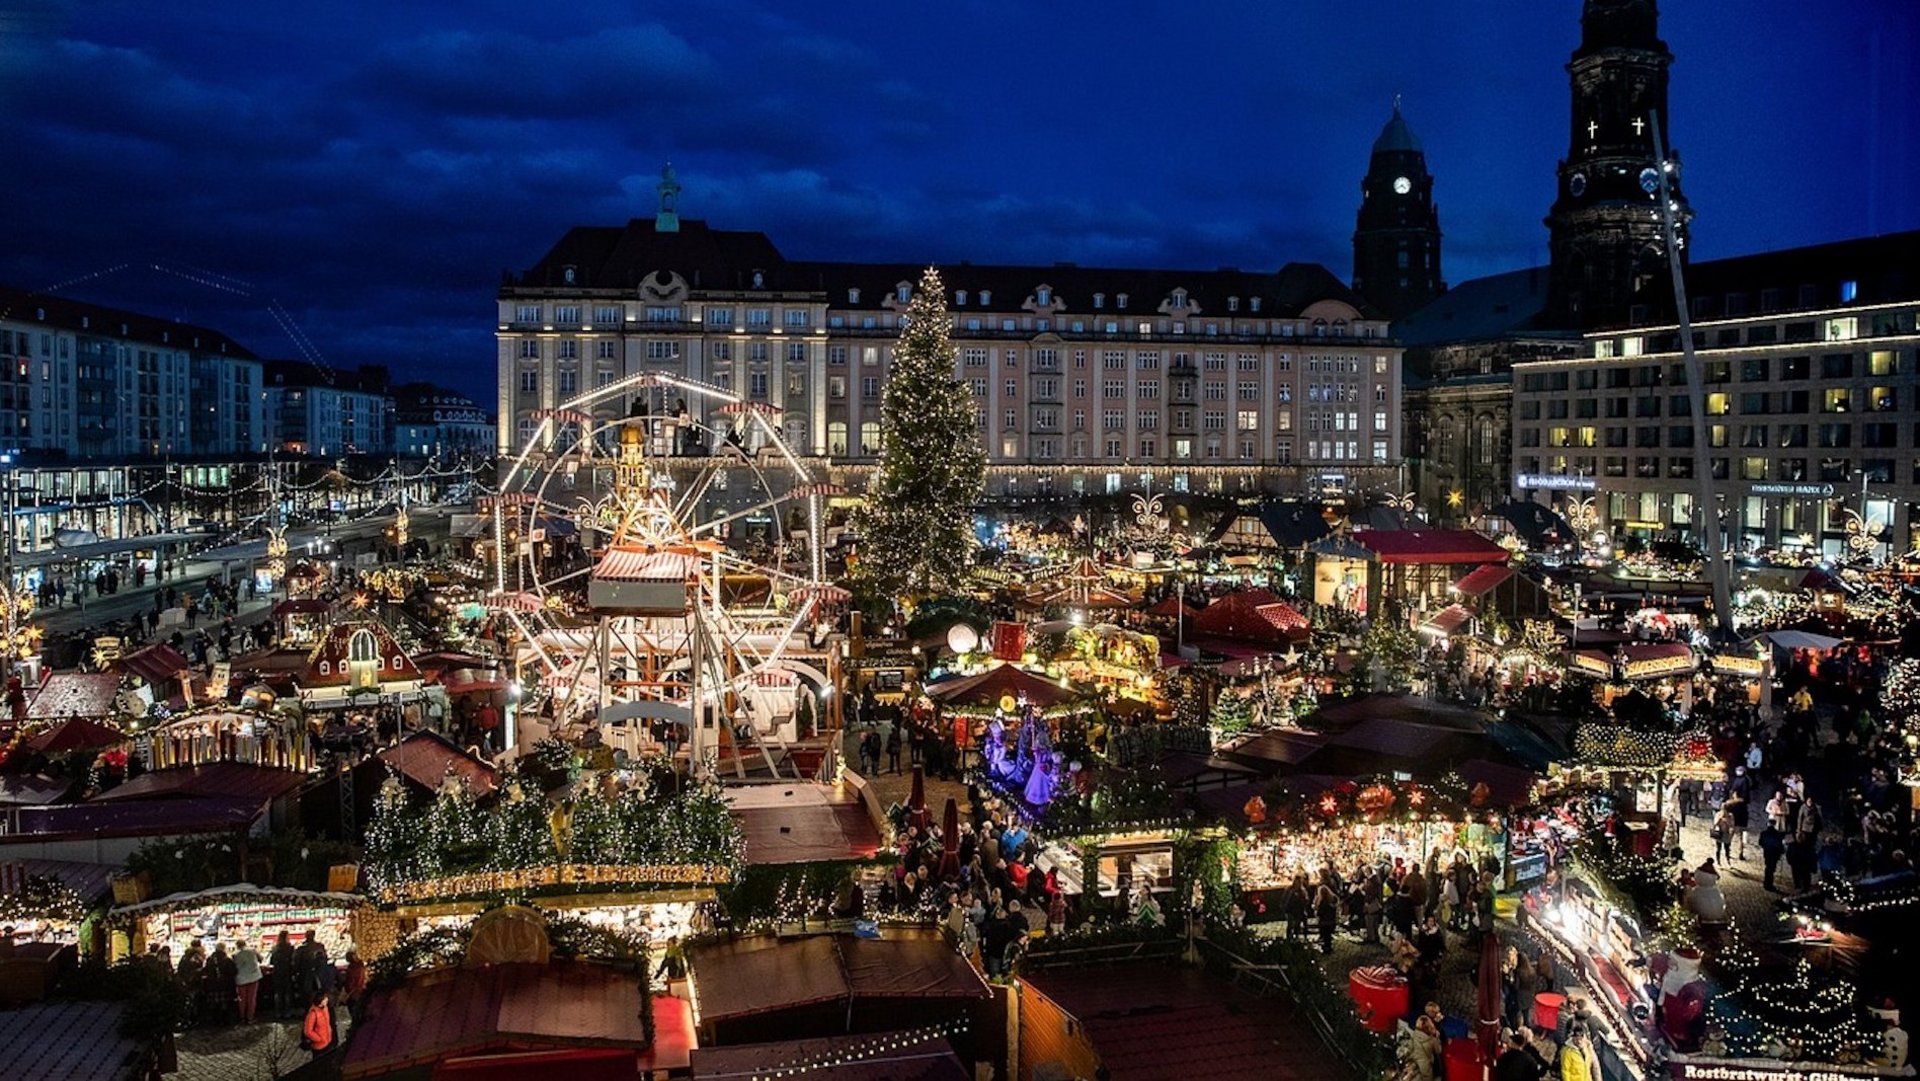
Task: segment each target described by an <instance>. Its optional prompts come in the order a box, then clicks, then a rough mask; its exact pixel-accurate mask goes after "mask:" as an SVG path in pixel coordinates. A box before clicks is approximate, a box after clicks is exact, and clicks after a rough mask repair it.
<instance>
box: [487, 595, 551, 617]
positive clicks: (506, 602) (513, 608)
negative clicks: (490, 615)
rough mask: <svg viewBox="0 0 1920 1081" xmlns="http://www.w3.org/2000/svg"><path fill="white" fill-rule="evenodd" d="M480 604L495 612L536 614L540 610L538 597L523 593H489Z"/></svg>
mask: <svg viewBox="0 0 1920 1081" xmlns="http://www.w3.org/2000/svg"><path fill="white" fill-rule="evenodd" d="M482 603H483V604H485V605H486V607H487V608H489V609H491V610H493V611H495V612H538V611H539V610H540V608H541V604H540V597H539V595H538V594H534V593H527V592H524V591H523V592H519V593H513V592H507V593H489V594H487V598H486V600H485V601H483V602H482Z"/></svg>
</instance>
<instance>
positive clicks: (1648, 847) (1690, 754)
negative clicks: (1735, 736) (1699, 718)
mask: <svg viewBox="0 0 1920 1081" xmlns="http://www.w3.org/2000/svg"><path fill="white" fill-rule="evenodd" d="M1573 750H1574V757H1573V760H1572V761H1571V762H1569V763H1566V764H1564V765H1563V764H1558V763H1556V764H1555V765H1554V766H1552V767H1551V768H1550V770H1549V779H1550V783H1552V784H1553V785H1555V786H1557V787H1560V788H1563V789H1567V790H1571V791H1587V792H1605V793H1608V794H1609V795H1610V803H1609V806H1608V810H1609V811H1610V813H1611V815H1612V818H1613V821H1614V832H1615V834H1616V838H1617V843H1619V844H1622V845H1623V846H1625V849H1626V851H1628V852H1631V853H1632V854H1633V855H1634V856H1635V857H1638V858H1640V859H1652V858H1653V857H1654V854H1655V853H1656V852H1658V851H1659V850H1660V849H1661V847H1662V843H1663V840H1664V838H1665V837H1666V827H1667V821H1668V819H1669V818H1670V817H1671V816H1673V815H1675V814H1677V813H1678V808H1677V807H1668V806H1666V795H1667V790H1668V789H1669V788H1670V787H1671V785H1670V783H1669V782H1670V781H1671V780H1674V779H1677V778H1676V776H1675V774H1676V771H1677V776H1678V777H1679V778H1684V777H1699V778H1703V779H1711V778H1712V777H1714V776H1716V774H1715V770H1714V767H1713V766H1712V765H1711V764H1710V763H1712V762H1713V761H1715V760H1714V759H1713V758H1712V754H1713V751H1712V745H1711V742H1710V741H1709V740H1707V738H1706V737H1705V736H1703V735H1700V734H1692V733H1678V732H1646V731H1640V730H1638V729H1635V728H1632V727H1630V726H1628V725H1624V724H1595V723H1586V724H1582V725H1580V727H1578V728H1576V729H1575V730H1574V733H1573ZM1702 756H1704V758H1703V757H1702Z"/></svg>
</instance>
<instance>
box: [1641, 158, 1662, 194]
mask: <svg viewBox="0 0 1920 1081" xmlns="http://www.w3.org/2000/svg"><path fill="white" fill-rule="evenodd" d="M1640 190H1641V191H1644V192H1646V193H1647V194H1648V195H1652V194H1653V193H1654V192H1657V191H1659V190H1660V173H1659V172H1658V171H1657V170H1655V169H1654V167H1653V166H1651V165H1649V166H1647V167H1646V168H1645V169H1642V170H1640Z"/></svg>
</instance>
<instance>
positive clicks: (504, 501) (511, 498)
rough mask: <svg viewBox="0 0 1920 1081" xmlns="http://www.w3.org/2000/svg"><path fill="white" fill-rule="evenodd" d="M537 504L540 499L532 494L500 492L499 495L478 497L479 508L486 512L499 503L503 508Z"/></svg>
mask: <svg viewBox="0 0 1920 1081" xmlns="http://www.w3.org/2000/svg"><path fill="white" fill-rule="evenodd" d="M538 502H540V497H539V496H537V495H534V494H533V493H532V492H502V493H500V494H499V495H483V496H481V497H480V506H482V507H484V508H486V509H488V510H491V509H493V505H494V504H495V503H499V504H500V505H501V506H503V507H524V506H526V505H527V504H529V503H538Z"/></svg>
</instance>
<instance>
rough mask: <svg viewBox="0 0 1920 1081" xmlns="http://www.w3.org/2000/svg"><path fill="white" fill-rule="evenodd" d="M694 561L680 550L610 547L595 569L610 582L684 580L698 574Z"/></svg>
mask: <svg viewBox="0 0 1920 1081" xmlns="http://www.w3.org/2000/svg"><path fill="white" fill-rule="evenodd" d="M694 566H695V564H694V561H693V560H692V559H691V558H689V557H687V556H684V555H681V554H679V553H678V552H650V551H647V550H645V549H641V548H609V549H607V554H606V555H603V556H601V557H600V562H599V563H598V564H596V565H595V566H594V568H593V576H594V577H595V578H598V579H600V580H601V581H607V582H684V581H686V580H687V579H688V578H691V577H692V576H693V573H694Z"/></svg>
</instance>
